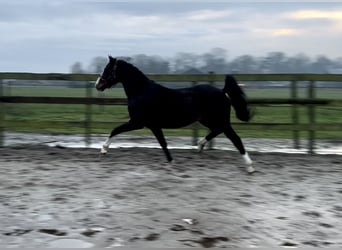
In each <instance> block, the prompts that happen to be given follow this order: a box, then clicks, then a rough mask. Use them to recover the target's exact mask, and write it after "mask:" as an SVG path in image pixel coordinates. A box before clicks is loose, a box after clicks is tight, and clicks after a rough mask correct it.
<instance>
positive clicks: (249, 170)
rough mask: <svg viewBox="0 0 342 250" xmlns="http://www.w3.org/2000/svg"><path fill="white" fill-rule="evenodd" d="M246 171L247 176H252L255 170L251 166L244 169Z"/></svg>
mask: <svg viewBox="0 0 342 250" xmlns="http://www.w3.org/2000/svg"><path fill="white" fill-rule="evenodd" d="M246 170H247V173H248V174H253V173H254V172H255V168H254V167H253V166H248V167H246Z"/></svg>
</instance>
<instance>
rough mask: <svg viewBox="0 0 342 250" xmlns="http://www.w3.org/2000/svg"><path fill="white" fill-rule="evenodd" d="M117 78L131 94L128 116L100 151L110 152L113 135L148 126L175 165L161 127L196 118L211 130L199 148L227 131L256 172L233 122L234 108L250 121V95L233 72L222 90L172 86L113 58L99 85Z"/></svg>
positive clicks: (101, 87)
mask: <svg viewBox="0 0 342 250" xmlns="http://www.w3.org/2000/svg"><path fill="white" fill-rule="evenodd" d="M119 82H120V83H122V85H123V87H124V90H125V93H126V95H127V101H128V112H129V115H130V120H129V121H128V122H127V123H124V124H122V125H121V126H118V127H116V128H114V129H113V130H112V132H111V134H110V136H109V138H108V139H107V140H106V142H105V143H104V145H103V146H102V149H101V153H103V154H105V153H107V151H108V149H109V145H110V143H111V141H112V138H113V136H115V135H118V134H120V133H124V132H128V131H132V130H138V129H142V128H144V127H146V128H148V129H150V130H151V131H152V133H153V134H154V135H155V137H156V138H157V140H158V142H159V144H160V146H161V147H162V149H163V151H164V153H165V155H166V158H167V161H168V162H170V163H171V162H172V157H171V154H170V152H169V150H168V148H167V142H166V140H165V137H164V134H163V131H162V129H163V128H180V127H184V126H187V125H189V124H191V123H194V122H196V121H198V122H200V123H201V124H203V125H204V126H206V127H207V128H209V130H210V132H209V134H208V135H207V136H206V137H205V138H204V139H202V140H201V141H200V142H199V150H200V151H201V150H202V149H203V148H204V146H205V144H206V143H207V142H208V141H210V140H212V139H213V138H214V137H216V136H218V135H219V134H221V133H224V134H225V135H226V136H227V137H228V138H229V139H230V140H231V141H232V143H233V144H234V145H235V147H236V148H237V149H238V150H239V152H240V154H241V155H242V157H243V159H244V161H245V163H246V170H247V172H248V173H252V172H254V171H255V170H254V168H253V166H252V160H251V159H250V157H249V155H248V153H247V152H246V150H245V148H244V145H243V143H242V141H241V139H240V137H239V136H238V135H237V134H236V133H235V131H234V130H233V128H232V127H231V125H230V111H231V106H233V107H234V109H235V111H236V115H237V117H238V118H239V119H240V120H241V121H245V122H247V121H249V120H250V119H251V116H252V115H251V112H250V109H249V107H248V103H247V100H246V96H245V94H244V92H243V91H242V89H241V88H240V87H239V85H238V83H237V81H236V80H235V79H234V78H233V77H232V76H229V75H227V76H226V79H225V86H224V88H223V90H221V89H218V88H215V87H213V86H210V85H208V84H203V85H197V86H194V87H191V88H183V89H169V88H166V87H164V86H161V85H159V84H157V83H155V82H153V81H152V80H150V79H148V77H147V76H146V75H145V74H143V73H142V72H141V71H140V70H139V69H138V68H136V67H135V66H133V65H132V64H130V63H127V62H126V61H124V60H120V59H116V58H113V57H111V56H109V63H108V64H107V65H106V67H105V69H104V71H103V73H102V75H101V76H100V77H99V78H98V79H97V81H96V89H97V90H99V91H104V90H105V89H106V88H110V87H112V86H114V85H115V84H117V83H119Z"/></svg>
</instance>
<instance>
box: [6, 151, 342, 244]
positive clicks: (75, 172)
mask: <svg viewBox="0 0 342 250" xmlns="http://www.w3.org/2000/svg"><path fill="white" fill-rule="evenodd" d="M171 153H172V154H173V156H174V159H175V161H176V164H175V166H174V167H173V168H170V167H169V166H168V165H167V164H164V163H163V162H164V161H165V157H164V155H163V153H162V151H161V150H160V149H144V148H127V149H111V151H110V152H109V154H107V155H106V156H104V157H100V156H99V151H98V150H97V149H70V148H62V147H57V148H49V147H45V146H32V147H29V148H28V147H26V146H25V147H7V148H0V224H1V227H0V247H35V248H39V247H43V248H49V247H51V248H59V247H68V248H73V247H77V248H86V247H97V248H102V247H117V246H128V247H158V248H161V247H163V248H164V247H174V248H183V247H197V248H198V247H201V248H209V247H243V248H250V247H272V246H276V247H321V248H324V247H338V248H341V247H342V223H341V221H342V178H341V177H342V156H338V155H313V156H312V155H306V154H281V153H272V154H271V153H256V152H254V153H253V152H251V153H250V155H251V157H252V159H253V160H254V162H255V167H256V168H257V170H258V172H256V173H255V174H254V175H251V176H250V175H247V174H246V173H245V171H244V165H243V163H242V159H241V157H240V156H239V154H238V153H237V152H235V151H222V150H210V151H205V152H203V153H201V154H199V153H197V152H196V151H195V150H180V149H173V150H171Z"/></svg>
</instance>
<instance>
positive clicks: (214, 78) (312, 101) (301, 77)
mask: <svg viewBox="0 0 342 250" xmlns="http://www.w3.org/2000/svg"><path fill="white" fill-rule="evenodd" d="M234 76H235V77H236V78H237V79H238V80H239V81H242V82H273V83H274V82H290V83H291V84H290V93H291V95H290V98H281V99H277V98H259V99H258V98H255V99H250V100H249V101H250V103H252V104H254V105H284V104H286V105H291V107H292V109H291V117H292V122H290V123H238V124H235V125H236V126H237V127H238V129H247V130H254V129H258V130H286V131H293V140H294V145H295V147H298V146H299V131H308V132H309V144H308V151H309V152H310V153H313V152H314V145H315V133H316V131H342V124H341V123H333V124H331V123H325V124H322V123H317V122H316V112H315V110H316V107H317V106H325V105H329V106H335V107H336V106H337V107H341V106H342V98H339V99H322V98H316V93H315V92H316V84H317V82H338V83H339V84H342V75H341V74H235V75H234ZM148 77H149V78H150V79H152V80H155V81H157V82H169V83H170V82H171V83H172V82H187V83H192V84H193V85H195V84H197V83H199V82H206V83H210V84H215V82H220V83H222V82H223V81H224V78H225V75H222V74H213V73H212V74H203V75H202V74H201V75H196V74H193V75H189V74H187V75H183V74H182V75H177V74H153V75H148ZM96 78H97V75H94V74H55V73H51V74H35V73H0V146H2V145H3V140H4V133H3V132H4V131H5V130H6V128H5V126H4V124H5V123H4V119H5V113H6V110H5V108H4V105H3V104H4V103H44V104H84V105H86V107H87V108H86V112H85V114H84V115H85V120H84V129H85V141H86V143H88V144H89V143H90V141H91V134H90V131H91V129H90V128H91V126H92V124H93V122H92V112H91V108H90V107H91V105H124V104H126V99H125V98H98V97H93V96H92V91H91V88H93V87H94V81H95V79H96ZM8 79H16V80H37V81H38V80H63V81H86V82H89V86H88V87H86V88H85V91H86V97H48V96H46V97H36V96H6V95H4V92H3V82H4V80H8ZM300 82H308V83H309V84H308V86H307V90H306V91H307V94H306V97H305V98H299V95H298V85H299V83H300ZM298 105H304V106H306V107H307V112H308V117H309V121H308V123H305V124H303V123H299V112H298ZM197 137H198V134H197V130H196V126H194V127H193V143H196V141H197Z"/></svg>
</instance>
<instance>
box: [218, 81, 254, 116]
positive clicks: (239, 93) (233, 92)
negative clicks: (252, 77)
mask: <svg viewBox="0 0 342 250" xmlns="http://www.w3.org/2000/svg"><path fill="white" fill-rule="evenodd" d="M223 91H224V93H226V94H228V95H229V97H230V99H231V101H232V105H233V107H234V109H235V113H236V117H237V118H238V119H239V120H241V121H244V122H248V121H249V120H250V119H251V118H252V116H253V115H252V112H251V109H250V108H249V106H248V102H247V97H246V95H245V93H244V92H243V90H242V89H241V88H240V86H239V85H238V83H237V81H236V80H235V78H234V77H233V76H231V75H227V76H226V79H225V86H224V88H223Z"/></svg>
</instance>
